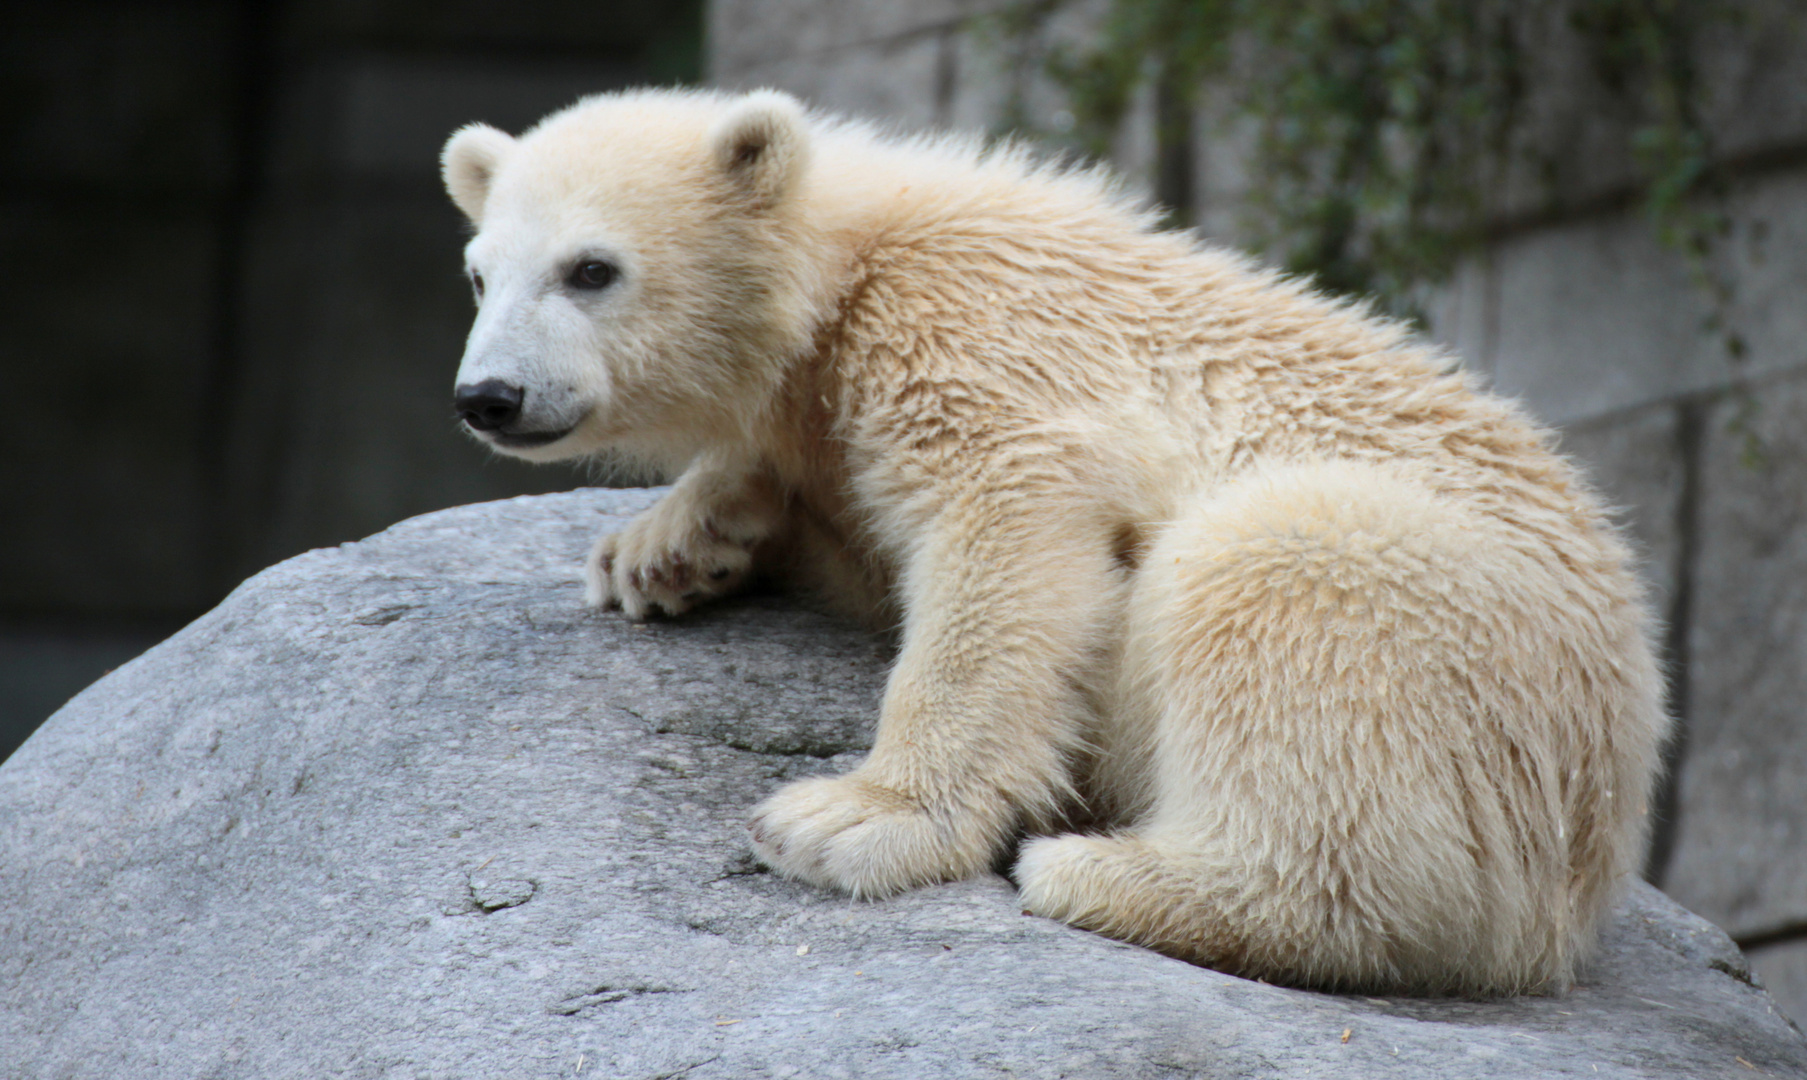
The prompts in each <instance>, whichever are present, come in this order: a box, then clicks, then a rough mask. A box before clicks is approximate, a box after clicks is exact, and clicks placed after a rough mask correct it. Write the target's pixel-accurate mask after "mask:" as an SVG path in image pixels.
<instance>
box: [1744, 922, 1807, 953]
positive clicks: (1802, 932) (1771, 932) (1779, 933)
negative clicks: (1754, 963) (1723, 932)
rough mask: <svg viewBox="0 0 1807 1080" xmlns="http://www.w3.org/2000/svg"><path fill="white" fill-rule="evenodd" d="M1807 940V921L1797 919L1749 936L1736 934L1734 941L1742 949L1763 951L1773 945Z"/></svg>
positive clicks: (1754, 931) (1754, 932)
mask: <svg viewBox="0 0 1807 1080" xmlns="http://www.w3.org/2000/svg"><path fill="white" fill-rule="evenodd" d="M1801 940H1807V919H1796V920H1794V921H1792V922H1785V923H1782V924H1781V925H1779V926H1772V927H1770V928H1769V929H1767V930H1753V931H1751V932H1750V933H1748V934H1735V935H1733V936H1732V941H1733V943H1734V944H1736V945H1737V946H1738V947H1739V948H1740V949H1744V950H1746V951H1749V950H1751V949H1763V948H1767V947H1769V946H1771V945H1786V944H1788V943H1789V942H1791V941H1801Z"/></svg>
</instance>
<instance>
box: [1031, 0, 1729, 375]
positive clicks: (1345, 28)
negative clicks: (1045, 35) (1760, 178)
mask: <svg viewBox="0 0 1807 1080" xmlns="http://www.w3.org/2000/svg"><path fill="white" fill-rule="evenodd" d="M1070 7H1071V5H1070V4H1069V2H1068V0H1043V2H1039V3H1031V4H1025V5H1022V6H1019V7H1017V8H1015V9H1013V10H1012V11H1011V12H1010V13H1009V14H1008V15H1006V16H1005V17H1004V21H1003V23H1002V26H1003V27H1004V30H1005V35H1006V38H1007V39H1009V40H1013V41H1015V42H1016V43H1017V44H1019V45H1024V44H1025V43H1027V44H1029V45H1030V46H1032V47H1033V48H1034V49H1036V50H1039V51H1038V52H1037V55H1038V56H1039V57H1040V63H1041V66H1042V68H1043V70H1045V71H1046V72H1048V73H1049V74H1051V75H1053V77H1054V80H1055V82H1056V83H1057V84H1058V85H1059V87H1060V88H1061V89H1062V90H1063V91H1064V93H1065V95H1066V97H1067V99H1068V101H1069V102H1070V108H1071V114H1072V116H1073V119H1074V121H1075V128H1074V131H1073V133H1072V135H1073V136H1074V137H1076V138H1077V139H1078V141H1079V142H1080V144H1081V146H1082V147H1084V148H1085V149H1087V150H1089V151H1091V152H1094V153H1102V152H1103V151H1104V150H1105V149H1106V148H1107V147H1108V144H1109V140H1110V139H1111V137H1112V135H1113V134H1114V133H1115V132H1116V131H1117V130H1118V128H1119V125H1120V124H1121V122H1122V121H1123V119H1124V117H1125V115H1126V113H1127V112H1128V110H1129V109H1130V108H1131V106H1132V103H1133V102H1135V101H1136V100H1137V98H1138V96H1139V95H1141V94H1144V93H1147V92H1150V91H1152V93H1153V97H1154V102H1155V106H1156V108H1155V116H1156V126H1157V129H1158V131H1157V134H1158V139H1159V142H1160V143H1161V144H1162V146H1163V148H1164V150H1165V152H1164V153H1163V158H1165V159H1171V158H1172V157H1173V156H1174V153H1175V151H1176V148H1177V152H1178V153H1179V154H1180V155H1181V156H1182V157H1183V158H1188V159H1189V158H1190V153H1191V152H1190V127H1191V123H1192V117H1193V116H1194V115H1195V113H1197V112H1198V111H1199V110H1200V109H1204V110H1205V113H1206V115H1209V116H1211V117H1213V119H1214V120H1216V121H1218V122H1219V123H1221V124H1227V125H1228V126H1229V127H1230V128H1231V129H1232V130H1234V131H1237V132H1240V133H1241V135H1242V136H1243V137H1246V138H1248V139H1249V142H1248V144H1247V145H1248V147H1249V152H1248V153H1247V154H1246V155H1245V161H1244V163H1245V165H1246V167H1247V169H1248V170H1249V174H1250V181H1251V183H1250V184H1249V193H1250V194H1249V198H1248V203H1247V205H1246V207H1245V210H1246V213H1247V223H1246V231H1247V233H1248V235H1249V236H1250V238H1251V239H1252V240H1253V242H1254V243H1255V244H1256V246H1258V247H1259V248H1261V249H1262V250H1263V251H1264V252H1265V253H1266V254H1267V255H1268V256H1269V257H1270V258H1272V259H1274V260H1275V261H1277V262H1279V263H1281V264H1282V265H1284V266H1286V267H1287V268H1288V269H1290V270H1293V271H1296V272H1299V273H1306V274H1311V275H1313V276H1314V277H1316V278H1317V280H1318V281H1319V282H1320V283H1321V284H1322V285H1324V286H1325V287H1327V288H1329V289H1332V290H1335V291H1338V292H1344V293H1353V294H1366V295H1371V296H1374V297H1376V298H1377V299H1378V300H1379V301H1380V303H1381V304H1382V306H1383V307H1386V308H1388V309H1391V310H1393V311H1395V312H1398V313H1402V314H1411V313H1412V310H1411V297H1412V295H1413V293H1414V291H1415V290H1419V289H1421V288H1422V286H1423V285H1425V284H1427V283H1435V282H1437V281H1441V280H1443V279H1444V278H1445V277H1447V275H1448V274H1449V273H1450V272H1451V270H1452V269H1453V268H1454V266H1455V265H1456V263H1457V261H1458V260H1459V259H1460V258H1461V257H1462V256H1463V255H1464V254H1466V253H1468V252H1470V251H1472V250H1474V249H1475V248H1476V247H1477V246H1478V245H1480V244H1481V243H1483V242H1484V241H1485V240H1486V239H1487V238H1488V236H1489V235H1490V230H1491V229H1494V228H1496V227H1497V226H1498V223H1499V222H1500V220H1501V219H1502V216H1509V215H1510V214H1511V213H1523V212H1524V208H1525V207H1526V206H1527V205H1532V206H1537V207H1541V208H1550V207H1554V206H1558V205H1560V203H1561V201H1562V198H1563V194H1564V193H1563V192H1562V191H1561V190H1560V183H1559V182H1558V181H1559V179H1560V176H1561V174H1562V172H1563V167H1564V164H1565V163H1564V162H1563V161H1562V160H1560V155H1561V154H1562V153H1563V152H1564V149H1563V148H1562V147H1559V146H1552V145H1551V143H1552V139H1551V137H1550V133H1551V132H1552V131H1553V130H1561V129H1562V128H1563V125H1564V124H1565V123H1566V122H1567V121H1568V120H1570V119H1572V118H1564V117H1562V116H1561V115H1559V113H1560V111H1561V110H1562V109H1564V108H1570V109H1573V108H1592V107H1596V106H1597V105H1598V104H1599V103H1601V102H1606V103H1608V104H1609V105H1610V106H1611V111H1612V112H1613V114H1614V115H1613V116H1612V117H1611V118H1610V123H1609V125H1608V126H1610V128H1611V130H1613V131H1615V132H1616V133H1618V135H1619V136H1620V137H1622V138H1624V139H1625V141H1626V143H1627V145H1626V146H1625V147H1624V149H1625V150H1626V151H1627V158H1628V160H1629V162H1630V164H1631V168H1632V170H1633V171H1634V172H1635V180H1636V183H1637V186H1638V190H1639V192H1640V198H1641V201H1642V203H1643V205H1644V207H1645V208H1646V210H1647V211H1648V213H1649V215H1650V219H1651V221H1652V222H1653V224H1654V227H1655V229H1656V230H1657V233H1658V235H1659V236H1660V238H1661V239H1662V241H1663V243H1664V244H1666V245H1667V246H1669V247H1670V248H1672V249H1674V250H1676V251H1678V252H1681V253H1683V254H1684V255H1686V256H1687V257H1688V259H1689V261H1690V265H1691V266H1692V267H1693V268H1694V271H1695V273H1696V276H1697V278H1698V279H1699V280H1700V282H1701V284H1702V286H1703V288H1706V289H1707V290H1708V291H1709V292H1710V293H1711V294H1712V295H1713V297H1714V299H1715V301H1716V304H1715V306H1716V307H1717V308H1720V309H1723V308H1724V306H1725V300H1726V297H1725V296H1724V288H1723V286H1722V285H1721V284H1720V283H1719V282H1718V281H1717V280H1716V279H1715V278H1714V276H1713V274H1712V272H1711V260H1710V257H1709V256H1710V255H1711V252H1712V249H1713V245H1714V242H1715V240H1716V239H1717V238H1718V237H1719V236H1720V235H1721V234H1722V233H1723V231H1724V230H1725V228H1726V222H1725V218H1724V215H1723V213H1721V212H1720V209H1719V207H1718V205H1717V203H1716V201H1715V199H1714V198H1713V196H1714V195H1715V194H1716V193H1717V192H1718V191H1719V189H1720V187H1721V186H1722V182H1723V178H1722V177H1721V176H1719V175H1718V173H1717V172H1716V170H1715V166H1714V147H1713V140H1712V138H1711V132H1709V131H1708V130H1707V129H1706V127H1705V125H1704V123H1703V90H1702V87H1701V85H1700V80H1699V77H1698V68H1699V62H1700V52H1701V49H1702V46H1703V39H1704V38H1705V36H1706V35H1707V34H1708V33H1710V32H1712V31H1713V30H1715V29H1716V28H1719V27H1723V26H1725V25H1728V24H1732V23H1736V22H1738V21H1739V20H1741V19H1742V18H1743V17H1744V13H1743V5H1742V4H1741V3H1739V2H1729V0H1728V2H1723V3H1710V4H1701V3H1695V2H1691V0H1108V5H1107V8H1106V11H1105V14H1104V17H1103V22H1102V25H1101V26H1100V27H1099V31H1098V32H1097V33H1096V34H1093V35H1087V36H1086V38H1085V44H1083V45H1079V46H1075V45H1070V44H1069V45H1064V46H1063V45H1058V44H1047V43H1045V42H1041V41H1037V40H1035V39H1036V35H1037V34H1038V33H1040V32H1041V29H1042V28H1044V27H1046V26H1047V25H1048V23H1049V20H1050V19H1051V18H1053V17H1055V16H1056V15H1059V14H1061V13H1062V12H1063V10H1068V9H1070ZM1019 52H1021V50H1019ZM1578 79H1580V80H1585V84H1582V83H1578V82H1577V80H1578ZM1568 126H1569V127H1571V128H1572V127H1573V126H1574V125H1573V124H1569V125H1568ZM1569 152H1572V149H1571V150H1570V151H1569ZM1175 168H1176V169H1178V171H1179V172H1178V176H1179V180H1178V182H1177V183H1175V182H1174V181H1173V179H1172V177H1157V187H1159V188H1165V189H1166V190H1163V191H1161V192H1160V194H1162V195H1163V196H1166V197H1167V199H1168V200H1169V201H1170V202H1178V203H1181V204H1182V205H1180V206H1178V207H1176V209H1177V210H1178V211H1179V212H1180V216H1182V217H1184V216H1188V215H1187V211H1188V209H1189V208H1188V207H1186V206H1184V205H1183V203H1184V199H1185V197H1186V189H1188V188H1189V186H1190V184H1189V178H1188V177H1187V176H1186V175H1185V173H1186V169H1187V165H1186V162H1185V161H1184V160H1182V161H1180V162H1178V163H1177V164H1176V165H1174V166H1173V167H1172V168H1169V167H1168V166H1167V165H1166V164H1164V165H1163V169H1162V171H1163V172H1172V171H1173V169H1175ZM1725 338H1726V342H1727V347H1728V349H1730V350H1732V351H1733V352H1734V353H1736V352H1738V351H1739V350H1741V349H1742V343H1741V342H1738V341H1737V339H1736V337H1735V336H1734V335H1731V334H1730V333H1729V332H1727V333H1726V335H1725Z"/></svg>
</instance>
